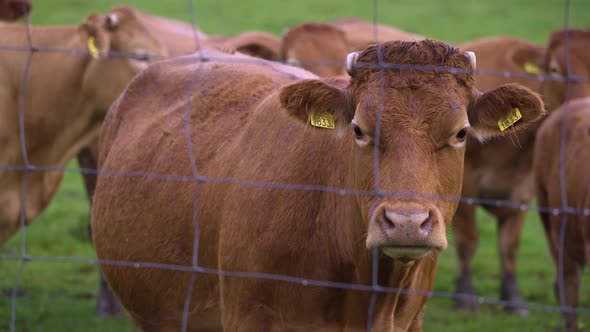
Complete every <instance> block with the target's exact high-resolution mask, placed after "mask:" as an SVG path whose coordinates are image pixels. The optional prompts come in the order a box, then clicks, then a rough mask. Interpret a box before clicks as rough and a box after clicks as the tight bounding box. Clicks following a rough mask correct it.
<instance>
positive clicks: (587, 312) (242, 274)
mask: <svg viewBox="0 0 590 332" xmlns="http://www.w3.org/2000/svg"><path fill="white" fill-rule="evenodd" d="M188 5H189V9H190V21H191V25H192V27H193V31H194V40H195V49H196V50H197V53H195V55H193V56H190V57H189V56H185V57H178V56H174V57H175V58H179V59H181V60H182V61H191V62H199V66H197V68H196V69H195V71H194V73H193V79H192V80H191V82H190V84H189V85H188V86H187V98H186V102H185V107H184V108H183V123H184V131H185V139H186V148H187V154H188V158H189V161H190V165H191V174H192V176H178V175H168V174H158V173H150V172H141V171H134V170H125V171H123V170H105V169H102V170H93V169H88V168H71V167H67V166H65V167H64V166H61V165H48V166H39V165H34V164H31V163H30V160H29V157H28V152H27V144H26V137H25V96H26V95H27V88H28V82H29V81H28V80H29V77H30V75H29V71H30V67H31V64H32V60H33V56H34V54H37V53H63V54H72V55H80V56H87V55H89V52H88V51H86V50H75V49H61V48H49V47H39V46H35V45H33V41H32V36H31V25H30V22H29V19H28V15H25V18H24V20H23V24H24V25H25V27H26V31H27V34H26V36H27V43H28V47H21V46H10V45H0V51H4V52H26V53H28V56H27V61H26V64H25V69H24V72H23V80H22V82H21V88H20V92H19V103H18V105H19V106H18V107H19V118H18V119H19V136H20V137H19V140H20V148H21V153H22V159H23V163H24V165H0V171H14V172H25V176H24V180H23V184H22V187H21V192H20V199H21V207H20V216H19V218H20V219H19V220H20V231H21V243H20V254H19V255H3V254H0V260H13V261H14V260H16V261H20V264H19V267H18V272H17V275H16V277H15V282H14V287H13V289H12V294H11V315H10V330H11V331H16V308H17V292H18V288H19V286H20V285H21V281H22V275H23V271H24V268H25V265H26V264H27V263H33V262H51V263H66V262H72V263H82V264H92V265H105V266H107V265H111V266H122V267H130V268H136V269H141V268H151V269H164V270H174V271H181V272H193V274H192V276H191V278H190V280H189V284H188V285H187V293H186V297H185V301H184V306H183V316H182V329H181V330H182V331H186V330H187V329H188V322H189V311H190V303H191V298H192V292H193V289H194V286H195V283H196V281H197V275H198V274H209V275H217V276H224V277H233V278H255V279H265V280H273V281H281V282H289V283H296V284H300V285H303V286H320V287H328V288H337V289H348V290H358V291H364V292H370V293H371V300H370V302H369V306H368V308H367V310H368V317H369V319H368V321H367V330H368V331H371V330H372V323H373V317H374V310H375V303H376V296H377V294H384V293H391V294H404V295H414V296H426V297H429V298H430V297H440V298H447V299H456V298H461V297H463V298H472V299H473V298H474V299H476V300H477V302H478V303H486V304H491V305H498V306H504V307H511V306H512V307H526V308H527V309H532V310H535V311H541V312H559V313H576V314H578V315H584V316H590V308H579V307H578V308H572V307H568V306H565V299H564V291H563V289H564V287H565V286H564V280H563V248H564V246H565V225H566V223H567V222H568V219H567V218H568V216H570V215H584V216H589V215H590V207H587V208H574V207H570V206H569V205H568V204H567V195H566V194H567V190H566V189H567V188H566V187H565V146H566V145H565V144H566V143H565V140H566V126H567V124H566V118H565V116H566V113H567V104H566V106H565V107H564V110H565V111H564V114H563V119H562V120H563V122H562V130H561V142H560V162H559V167H560V192H561V196H562V205H561V206H560V207H550V206H531V205H529V204H526V203H523V202H515V201H510V200H496V199H482V198H478V197H464V196H452V195H435V194H430V193H419V192H384V191H382V190H381V186H380V180H379V163H378V161H379V150H378V149H379V148H378V144H379V139H378V138H379V133H380V124H381V121H380V119H381V114H382V110H383V100H384V98H383V94H384V84H383V82H384V79H383V78H384V76H383V75H384V74H383V73H384V71H385V70H390V69H396V70H422V71H432V72H436V73H451V74H454V75H458V74H466V73H473V74H474V75H481V76H496V77H503V78H522V79H528V80H537V81H541V82H544V81H559V82H564V83H586V82H590V77H580V76H576V75H574V74H573V73H572V70H571V63H570V55H569V48H568V47H567V46H568V33H567V31H566V32H565V37H564V45H565V52H566V53H565V54H566V55H565V57H566V64H567V70H566V72H567V75H566V76H565V77H564V76H555V75H544V74H528V73H521V72H509V71H493V70H477V69H476V70H470V71H466V70H462V69H459V68H452V67H442V66H424V65H420V66H418V65H400V64H388V63H385V62H384V61H383V59H382V58H381V57H380V58H379V59H378V60H379V61H378V62H379V63H378V64H363V63H359V64H357V65H356V66H358V67H366V68H374V69H379V72H380V77H381V84H380V87H379V96H380V98H379V105H378V107H377V119H378V120H377V122H376V130H375V142H376V144H375V145H374V158H373V170H374V174H375V188H376V190H374V191H361V190H356V189H350V188H337V187H331V186H325V185H317V184H291V183H279V182H263V181H253V180H248V179H238V178H212V177H206V176H203V175H201V174H199V172H198V167H197V164H196V156H195V154H194V153H195V152H194V149H193V146H192V140H191V137H192V135H191V127H190V110H191V91H194V89H195V88H196V87H197V86H198V83H199V81H200V80H206V77H203V75H201V71H202V67H203V66H202V64H203V63H205V62H209V61H216V62H224V61H231V62H232V63H236V62H243V63H250V62H254V63H261V62H262V61H261V60H258V59H232V60H228V59H227V58H216V57H205V56H204V53H203V51H202V50H203V48H202V47H201V46H202V45H203V43H202V41H201V40H199V33H198V28H197V26H198V25H197V19H196V13H195V6H194V3H193V1H192V0H188ZM23 7H25V4H24V2H23ZM564 7H565V10H564V27H565V28H567V27H568V23H569V11H570V7H571V3H570V1H569V0H564ZM378 13H379V11H378V0H373V24H374V27H375V29H374V36H375V40H379V39H378V29H377V24H378ZM377 47H379V44H377ZM196 54H198V56H197V55H196ZM377 54H378V56H381V52H377ZM101 56H105V57H123V58H140V59H144V58H145V56H146V54H139V53H126V52H112V51H109V52H102V53H101ZM149 57H150V58H152V59H155V60H160V59H166V58H170V56H158V55H149ZM287 64H289V63H287ZM299 64H301V63H299ZM303 64H309V65H330V66H333V65H342V66H343V65H344V63H339V62H333V61H306V62H304V63H303ZM570 89H571V86H570V85H569V84H568V85H567V89H566V98H565V99H566V100H567V99H568V98H567V96H569V91H570ZM47 171H62V172H74V173H80V174H92V175H100V176H101V177H105V178H107V177H121V176H122V177H145V178H150V179H157V180H161V181H176V182H184V183H196V184H197V185H196V187H195V192H194V199H193V223H194V236H193V251H192V261H191V265H190V266H184V265H172V264H161V263H154V262H128V261H111V260H99V259H95V258H85V257H41V256H30V255H28V253H27V241H26V238H27V235H26V220H25V219H26V204H25V202H26V194H27V189H28V186H29V181H30V176H31V175H32V174H34V173H35V172H47ZM203 184H236V185H241V186H250V187H262V188H273V189H283V190H299V191H320V192H325V193H332V194H336V195H342V196H346V195H352V196H379V197H422V198H428V199H431V200H442V201H452V202H460V203H466V204H470V205H481V206H496V207H507V208H513V209H520V210H522V211H527V210H528V211H538V212H543V213H549V214H553V215H561V216H562V218H563V222H562V224H561V230H560V244H559V254H560V256H559V268H558V270H559V272H558V276H557V278H558V283H559V288H560V289H561V291H560V293H561V294H560V296H561V298H560V299H559V302H560V305H559V306H550V305H544V304H539V303H531V302H528V303H526V304H525V305H522V304H515V303H512V302H510V301H503V300H497V299H493V298H488V297H480V296H474V295H471V294H461V293H449V292H441V291H418V290H410V289H404V288H389V287H383V286H380V285H379V283H378V278H377V276H378V272H379V259H378V258H379V252H378V251H377V249H374V250H373V252H372V256H371V257H372V271H371V285H364V284H353V283H341V282H333V281H329V280H312V279H305V278H297V277H292V276H288V275H279V274H269V273H257V272H247V271H225V270H221V269H212V268H207V267H203V266H200V265H199V261H198V254H199V242H200V229H199V215H198V202H199V197H200V189H201V186H202V185H203Z"/></svg>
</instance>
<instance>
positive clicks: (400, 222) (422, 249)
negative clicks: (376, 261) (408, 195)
mask: <svg viewBox="0 0 590 332" xmlns="http://www.w3.org/2000/svg"><path fill="white" fill-rule="evenodd" d="M366 244H367V248H369V249H372V248H379V249H380V250H381V251H382V252H383V253H384V254H385V255H387V256H389V257H391V258H394V259H406V260H416V259H420V258H422V257H424V256H425V255H426V254H428V253H429V252H430V251H431V250H443V249H445V248H446V247H447V239H446V232H445V223H444V219H443V217H442V215H441V213H440V212H439V210H438V209H437V208H436V207H434V206H424V205H421V204H410V203H405V204H389V203H384V204H381V205H379V206H378V207H377V209H375V211H374V213H373V215H372V217H371V219H370V222H369V230H368V235H367V243H366Z"/></svg>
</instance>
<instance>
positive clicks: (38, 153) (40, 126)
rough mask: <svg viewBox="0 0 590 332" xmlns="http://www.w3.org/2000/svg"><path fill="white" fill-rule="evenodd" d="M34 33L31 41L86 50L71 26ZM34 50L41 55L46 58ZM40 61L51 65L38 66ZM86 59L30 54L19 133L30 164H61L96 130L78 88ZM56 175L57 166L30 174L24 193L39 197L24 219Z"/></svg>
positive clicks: (51, 189)
mask: <svg viewBox="0 0 590 332" xmlns="http://www.w3.org/2000/svg"><path fill="white" fill-rule="evenodd" d="M54 30H59V31H54ZM41 32H43V33H41ZM56 32H59V33H56ZM34 36H35V37H37V36H38V37H37V38H34V44H35V45H37V46H46V47H52V48H58V49H68V50H86V36H85V35H82V34H80V33H79V32H78V28H77V27H75V26H74V27H55V28H44V30H41V29H38V30H37V31H34ZM39 44H41V45H39ZM40 56H43V57H47V58H45V60H46V61H44V59H43V58H40ZM35 60H36V61H35ZM42 61H43V62H45V63H51V64H52V65H51V66H41V65H40V64H41V63H42ZM91 61H92V60H91V58H90V56H86V55H80V54H73V55H64V54H63V53H59V52H57V53H43V52H42V53H37V54H35V56H34V57H33V65H32V66H31V69H30V72H29V75H30V77H31V78H32V79H31V80H30V81H29V82H30V83H29V85H28V88H27V96H28V97H27V99H28V100H27V106H28V107H27V108H26V110H25V133H26V134H25V135H26V136H25V137H26V145H27V153H28V158H29V162H30V163H31V164H33V165H38V166H65V165H66V164H67V163H68V162H69V161H70V160H71V159H72V158H73V157H74V156H75V154H76V153H77V151H79V150H80V149H82V148H83V147H84V146H86V145H88V144H89V143H90V142H91V141H92V140H93V139H95V138H96V137H97V136H98V132H99V128H100V127H99V125H100V122H98V121H97V120H96V119H94V118H93V116H94V114H93V113H94V111H95V110H94V109H93V107H92V104H91V100H90V98H89V97H88V96H87V95H86V94H85V93H83V92H84V91H83V82H84V79H85V74H86V69H87V68H88V65H89V64H90V62H91ZM36 64H39V65H37V66H36ZM57 72H59V73H60V74H59V81H53V82H48V80H50V79H51V78H52V77H53V75H52V74H51V73H57ZM62 178H63V172H44V173H39V176H35V177H33V178H31V181H30V183H29V187H30V188H31V190H32V191H33V192H34V193H35V195H33V193H31V195H28V196H27V198H28V200H30V199H35V198H36V199H37V200H38V202H39V203H38V204H31V205H32V208H31V209H30V213H27V219H32V218H34V217H36V216H37V215H38V214H39V213H41V211H42V210H43V209H44V208H45V206H46V205H47V204H48V203H49V202H50V201H51V198H52V197H53V196H54V194H55V193H56V191H57V189H58V186H59V183H60V182H61V179H62ZM35 196H37V197H35Z"/></svg>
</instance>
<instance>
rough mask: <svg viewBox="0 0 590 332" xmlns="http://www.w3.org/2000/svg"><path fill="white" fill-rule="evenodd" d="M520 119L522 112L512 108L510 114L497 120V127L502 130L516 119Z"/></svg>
mask: <svg viewBox="0 0 590 332" xmlns="http://www.w3.org/2000/svg"><path fill="white" fill-rule="evenodd" d="M520 119H522V114H520V110H519V109H518V108H513V109H512V112H511V113H510V114H508V115H507V116H506V117H504V118H502V119H500V121H498V127H500V131H504V130H506V129H508V128H510V127H511V126H512V125H513V124H515V123H516V121H518V120H520Z"/></svg>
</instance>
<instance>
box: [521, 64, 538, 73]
mask: <svg viewBox="0 0 590 332" xmlns="http://www.w3.org/2000/svg"><path fill="white" fill-rule="evenodd" d="M524 71H526V72H527V73H529V74H536V75H538V74H540V73H541V68H539V66H537V65H535V64H533V63H530V62H526V63H525V64H524Z"/></svg>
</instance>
